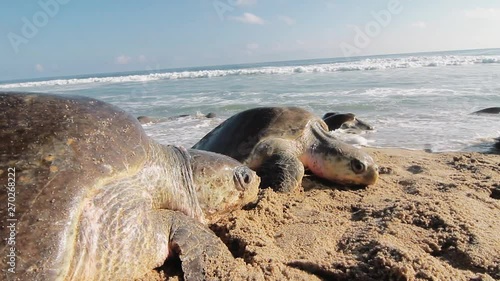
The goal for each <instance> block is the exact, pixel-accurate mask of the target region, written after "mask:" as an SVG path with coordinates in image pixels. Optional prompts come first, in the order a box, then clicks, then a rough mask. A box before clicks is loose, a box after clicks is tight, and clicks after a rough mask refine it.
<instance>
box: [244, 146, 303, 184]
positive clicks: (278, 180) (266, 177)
mask: <svg viewBox="0 0 500 281" xmlns="http://www.w3.org/2000/svg"><path fill="white" fill-rule="evenodd" d="M299 149H300V148H299V147H298V144H297V143H296V142H294V141H290V140H286V139H280V138H270V139H266V140H264V141H261V142H260V143H259V144H257V145H256V146H255V148H254V150H253V151H252V153H251V154H250V158H249V159H248V160H247V161H246V162H245V164H246V165H248V167H250V168H251V169H253V170H255V171H256V172H257V175H258V176H259V177H260V178H261V182H260V187H261V188H267V187H271V188H273V189H274V190H275V191H278V192H290V191H293V190H295V189H297V188H298V187H299V186H300V185H301V184H302V178H303V177H304V165H303V164H302V162H301V161H300V160H299V158H298V155H299V154H300V153H299Z"/></svg>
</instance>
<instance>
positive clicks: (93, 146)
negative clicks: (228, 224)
mask: <svg viewBox="0 0 500 281" xmlns="http://www.w3.org/2000/svg"><path fill="white" fill-rule="evenodd" d="M0 153H1V154H0V181H1V182H2V183H7V177H8V175H7V171H8V170H7V169H8V168H9V167H11V168H15V179H16V191H15V213H14V217H13V218H15V219H17V221H16V227H17V229H16V230H17V234H16V244H15V249H16V250H15V252H16V255H17V259H16V267H15V271H16V273H15V274H11V273H8V272H4V273H2V275H4V276H6V277H7V280H124V279H126V280H130V279H134V278H140V277H142V276H144V274H145V273H146V272H148V271H150V270H151V269H153V268H155V267H157V266H160V265H162V264H163V263H164V261H165V260H166V259H167V257H168V255H169V254H171V253H172V252H180V257H181V260H182V261H183V263H182V266H183V270H184V273H185V277H186V279H187V280H203V267H204V265H205V264H204V262H205V259H208V258H210V257H213V256H217V255H224V256H230V253H229V251H228V250H227V248H226V247H225V245H224V244H223V243H222V242H221V241H220V240H219V239H218V238H217V237H216V236H215V235H214V234H213V233H212V232H211V231H210V230H209V229H208V228H206V227H205V226H204V225H202V224H201V223H200V222H204V221H206V220H207V219H211V218H215V217H216V216H217V214H212V213H213V212H218V211H221V210H219V209H210V213H209V214H208V215H207V216H205V215H204V212H203V211H204V209H202V208H201V207H200V205H203V206H209V207H210V208H211V207H212V206H213V205H217V203H220V204H221V205H223V204H230V206H231V207H235V206H241V205H243V204H245V203H247V202H250V201H253V200H254V199H256V194H257V186H258V184H259V180H258V177H256V176H255V175H254V173H253V172H251V171H250V170H249V169H248V168H245V167H242V166H241V165H240V164H239V165H238V164H235V163H237V162H235V161H234V160H231V159H229V158H228V157H223V156H221V157H222V158H221V160H220V162H219V163H218V164H219V165H220V169H219V170H217V169H215V168H214V169H213V170H207V174H209V172H210V171H213V172H217V173H218V175H219V176H220V177H222V179H221V182H219V183H228V182H229V181H232V184H233V187H234V186H236V187H237V189H236V188H232V189H223V188H221V192H228V198H230V199H227V201H221V202H215V203H214V202H211V201H210V200H215V201H216V200H219V199H218V198H220V197H219V196H216V198H215V199H214V198H205V197H201V199H202V200H206V202H203V201H199V198H198V197H197V196H198V194H197V192H200V191H201V190H198V191H197V190H196V188H197V186H196V181H197V179H196V176H193V173H192V171H193V168H195V169H199V167H201V166H202V165H200V164H199V163H196V162H197V161H201V162H203V161H206V160H210V159H212V160H213V158H214V156H213V155H210V157H208V158H206V154H203V153H201V154H196V155H197V157H198V158H197V159H191V158H192V157H191V155H190V154H189V152H188V151H186V150H185V149H181V148H177V147H173V146H162V145H159V144H157V143H156V142H154V141H152V140H151V139H150V138H149V137H148V136H147V135H146V134H145V132H144V130H143V129H142V127H141V125H140V124H139V123H138V122H137V120H136V119H135V118H133V117H132V116H130V115H129V114H127V113H125V112H124V111H122V110H120V109H119V108H116V107H114V106H112V105H109V104H107V103H104V102H101V101H97V100H93V99H89V98H81V97H65V96H54V95H43V94H21V93H14V94H12V93H11V94H9V93H0ZM193 153H194V152H193ZM204 155H205V156H204ZM224 159H225V160H227V161H226V162H225V161H224ZM235 165H237V166H235ZM244 178H247V180H246V181H241V180H240V181H238V180H237V179H244ZM198 180H204V179H203V178H202V177H198ZM214 192H216V191H214ZM222 197H224V196H222ZM231 200H234V202H233V201H231ZM0 201H1V202H7V193H6V192H2V193H0ZM7 211H8V210H7V209H5V208H1V209H0V218H2V220H4V221H5V220H6V218H7V217H8V213H7ZM10 211H12V210H9V212H10ZM222 211H225V210H222ZM1 231H2V233H1V234H2V237H8V236H9V233H8V232H7V231H8V229H7V228H2V230H1ZM10 247H11V245H5V244H4V245H3V246H2V247H1V251H2V252H3V253H7V249H9V248H10ZM2 262H3V264H7V261H6V256H5V255H3V257H2Z"/></svg>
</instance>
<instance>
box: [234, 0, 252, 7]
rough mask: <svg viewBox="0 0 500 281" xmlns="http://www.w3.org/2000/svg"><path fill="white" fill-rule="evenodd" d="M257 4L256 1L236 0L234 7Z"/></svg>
mask: <svg viewBox="0 0 500 281" xmlns="http://www.w3.org/2000/svg"><path fill="white" fill-rule="evenodd" d="M256 3H257V0H236V1H235V3H234V5H235V6H252V5H255V4H256Z"/></svg>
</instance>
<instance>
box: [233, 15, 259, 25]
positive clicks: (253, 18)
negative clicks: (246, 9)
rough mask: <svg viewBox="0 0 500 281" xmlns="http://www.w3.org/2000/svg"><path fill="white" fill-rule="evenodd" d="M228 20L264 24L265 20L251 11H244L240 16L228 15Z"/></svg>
mask: <svg viewBox="0 0 500 281" xmlns="http://www.w3.org/2000/svg"><path fill="white" fill-rule="evenodd" d="M229 19H230V20H233V21H239V22H242V23H247V24H264V23H265V21H264V20H263V19H261V18H259V17H258V16H256V15H254V14H251V13H244V14H243V15H242V16H240V17H229Z"/></svg>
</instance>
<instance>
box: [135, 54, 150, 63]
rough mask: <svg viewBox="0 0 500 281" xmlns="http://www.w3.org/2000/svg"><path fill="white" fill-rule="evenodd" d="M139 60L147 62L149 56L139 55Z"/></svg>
mask: <svg viewBox="0 0 500 281" xmlns="http://www.w3.org/2000/svg"><path fill="white" fill-rule="evenodd" d="M137 60H138V61H139V62H140V63H145V62H147V61H148V58H147V57H146V56H145V55H139V57H137Z"/></svg>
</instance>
